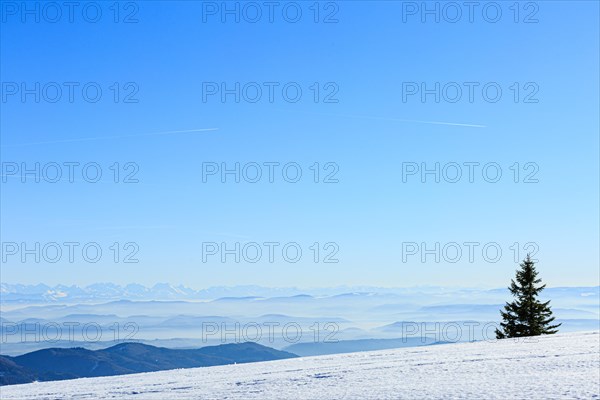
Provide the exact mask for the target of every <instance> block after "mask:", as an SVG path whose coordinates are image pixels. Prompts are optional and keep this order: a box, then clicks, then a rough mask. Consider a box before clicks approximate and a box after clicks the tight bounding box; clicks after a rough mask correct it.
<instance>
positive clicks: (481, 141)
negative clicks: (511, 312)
mask: <svg viewBox="0 0 600 400" xmlns="http://www.w3.org/2000/svg"><path fill="white" fill-rule="evenodd" d="M9 3H10V2H9ZM409 3H410V2H409ZM11 4H17V6H16V7H17V8H18V7H21V6H20V2H19V3H11ZM94 4H100V6H99V7H100V8H101V10H102V17H101V18H100V19H99V22H97V23H90V22H88V21H86V20H85V19H84V18H83V16H82V14H81V13H79V12H78V10H76V11H75V14H74V22H73V23H69V21H68V20H66V16H65V15H66V14H63V18H62V19H61V20H60V21H58V22H56V23H50V22H48V21H47V20H46V21H45V20H44V17H46V18H53V17H52V15H54V14H49V13H50V11H52V10H47V11H46V12H47V13H48V14H45V15H44V14H43V12H44V11H43V9H40V10H41V11H40V12H41V13H42V14H41V16H40V18H41V21H40V22H39V23H36V22H35V20H34V19H33V17H31V16H27V15H26V16H25V17H26V20H25V22H23V21H22V19H21V14H19V13H20V12H21V11H22V10H20V9H17V11H16V12H17V14H16V15H15V14H13V11H14V9H13V8H6V2H4V3H3V5H2V7H3V9H2V12H3V14H2V18H3V20H2V25H1V29H2V31H1V35H0V36H1V39H0V40H1V41H0V44H1V48H2V50H1V78H2V79H1V80H2V82H3V87H2V90H3V92H2V95H3V98H2V103H1V106H2V111H1V117H2V118H1V121H0V128H1V138H2V143H1V146H2V148H1V156H2V162H3V163H4V164H3V175H6V172H7V171H6V168H9V164H7V163H11V164H10V165H14V164H13V163H16V164H17V165H19V166H21V165H23V163H25V165H28V166H30V167H31V166H33V165H34V164H35V163H36V162H39V163H40V165H42V166H44V165H49V163H58V164H60V165H63V163H65V162H78V163H80V164H81V165H83V164H86V163H92V162H93V163H97V164H98V165H100V167H101V170H102V173H103V176H102V179H101V180H100V182H98V183H89V182H86V181H85V180H82V179H81V177H79V178H78V179H79V180H78V181H76V182H75V183H69V182H64V181H60V182H57V183H48V182H44V181H43V179H42V182H40V183H35V182H34V181H33V180H32V178H31V177H29V178H28V180H27V182H26V183H21V182H20V178H19V177H20V175H18V174H17V176H16V177H15V176H10V177H9V176H6V177H3V178H4V180H3V181H2V193H1V200H2V204H1V211H2V226H1V233H2V242H4V243H6V242H15V243H28V245H29V246H30V247H33V246H34V244H35V243H36V242H39V243H40V245H41V246H44V245H45V244H47V243H51V242H57V243H64V242H79V243H81V245H83V244H85V243H92V242H94V243H98V244H99V245H100V246H101V248H102V249H103V257H102V259H101V260H100V261H98V262H97V263H91V262H86V261H85V260H83V259H82V258H81V256H77V253H76V260H75V262H73V263H70V262H68V261H67V260H66V256H64V255H63V257H62V258H60V260H59V261H58V262H57V263H48V262H40V263H35V262H33V261H32V260H33V258H32V257H29V258H28V259H27V260H26V261H27V262H25V263H23V262H22V261H21V260H20V258H19V254H17V256H6V257H7V258H6V262H3V264H2V281H6V282H19V283H37V282H44V283H48V284H56V283H65V284H89V283H93V282H104V281H113V282H116V283H128V282H139V283H143V284H154V283H156V282H172V283H183V284H187V285H190V286H194V287H205V286H211V285H236V284H261V285H268V286H294V285H296V286H304V287H307V286H334V285H340V284H348V285H380V286H411V285H442V286H482V287H497V286H505V285H506V284H507V283H508V281H509V279H510V278H511V277H512V274H513V271H514V269H515V268H516V264H515V262H514V260H513V254H514V252H513V249H511V246H513V244H514V243H518V247H519V248H520V249H521V250H520V252H519V257H521V258H522V257H523V256H524V255H525V252H526V251H527V250H524V249H523V247H524V245H525V244H526V243H530V242H533V243H535V244H536V245H537V247H539V251H538V252H537V254H536V258H538V259H539V260H540V264H539V268H540V270H541V273H542V277H543V278H544V280H545V281H546V282H547V283H548V284H549V285H551V286H561V285H564V286H567V285H597V284H598V282H599V278H600V277H599V271H598V265H599V264H600V260H599V254H598V242H599V234H598V221H599V215H598V203H599V194H598V189H599V188H598V184H599V176H598V170H599V168H598V167H599V166H598V157H599V154H598V149H599V146H598V132H599V125H598V124H599V112H598V110H599V106H600V105H599V99H598V96H599V90H598V89H599V81H598V69H599V58H598V57H599V39H598V38H599V27H598V16H599V9H598V3H597V2H592V1H580V2H577V1H570V2H566V1H565V2H561V1H551V2H537V3H527V2H521V3H519V7H520V8H519V9H520V12H519V15H518V20H519V22H518V23H515V22H514V18H515V14H514V9H510V8H509V7H510V6H511V5H510V4H512V2H511V3H510V4H509V3H498V4H501V11H502V17H501V18H500V20H499V21H498V22H496V23H491V22H488V21H486V19H485V18H483V16H482V14H481V11H480V10H475V14H474V20H473V22H472V23H471V22H469V21H468V19H467V16H466V14H463V17H462V18H461V19H460V20H459V21H458V22H456V23H450V22H447V21H445V20H444V15H442V16H441V19H440V22H439V23H438V22H436V21H435V20H434V18H433V17H431V16H427V15H425V17H426V20H425V22H422V21H421V19H420V17H421V14H420V13H417V14H416V15H404V17H406V18H405V19H406V22H403V10H404V11H405V12H406V11H407V10H408V9H407V8H406V7H408V6H409V5H408V3H407V2H404V3H403V2H391V1H390V2H363V1H356V2H339V3H337V6H335V7H334V6H333V5H331V4H329V3H328V2H322V3H321V4H320V14H319V23H315V22H314V21H313V18H314V14H313V9H310V8H309V7H311V4H312V3H295V4H299V5H300V8H301V10H302V18H301V19H300V21H299V22H297V23H290V22H288V21H286V20H285V18H284V17H283V16H282V14H281V12H278V10H276V11H275V14H274V22H273V23H269V22H268V21H267V20H266V18H267V17H266V14H263V18H262V19H261V20H260V21H259V22H257V23H249V22H247V21H245V20H244V18H243V15H242V17H241V20H240V22H239V23H236V22H235V21H234V19H233V17H232V16H228V17H227V19H226V21H225V22H222V21H221V18H220V15H216V16H215V15H204V17H205V19H206V22H203V7H204V10H205V11H206V10H207V8H206V7H208V6H207V4H208V3H206V2H205V3H204V4H203V3H202V2H158V1H156V2H155V1H151V2H150V1H149V2H140V3H138V4H137V8H134V7H133V6H128V5H127V4H128V3H121V4H120V7H121V8H120V13H119V16H118V18H119V21H120V22H119V23H115V22H114V21H113V18H114V13H113V11H114V10H113V9H109V7H110V4H112V3H110V4H109V3H94ZM211 4H217V7H220V4H221V2H217V3H211ZM228 4H229V5H230V6H231V7H234V3H233V2H232V3H228ZM240 4H241V5H240V7H243V3H240ZM256 4H259V6H261V7H262V11H263V13H266V12H267V9H266V8H265V7H266V6H265V5H264V3H262V2H258V3H256ZM282 4H289V3H282ZM411 4H412V3H411ZM416 4H417V6H418V5H419V4H420V2H418V3H416ZM439 4H440V6H439V7H440V9H443V7H444V6H447V4H448V3H443V2H442V3H439ZM482 4H489V3H482ZM530 4H534V5H537V8H536V7H533V6H530ZM28 5H29V6H30V7H31V8H32V9H33V8H34V7H35V3H34V2H32V3H28ZM211 6H212V5H211ZM11 7H12V5H11ZM39 7H43V5H39ZM62 11H63V13H66V11H65V10H62ZM420 11H422V10H419V12H420ZM446 11H447V12H450V11H451V10H447V9H446ZM332 12H334V16H333V17H332V18H336V19H337V20H338V22H337V23H323V18H325V15H329V13H332ZM462 12H463V13H465V12H466V9H463V10H462ZM129 13H133V15H134V18H136V19H137V21H138V22H136V23H123V22H122V19H123V18H124V16H125V15H128V14H129ZM532 13H533V14H532ZM448 15H450V14H447V15H446V16H448ZM527 16H531V17H530V18H535V19H537V20H538V22H537V23H524V20H525V19H526V18H527ZM286 17H289V15H286ZM36 82H39V83H40V88H42V87H44V86H45V85H46V87H47V88H48V90H52V85H50V86H47V85H48V83H50V82H56V83H58V85H59V86H61V87H63V88H65V87H66V86H65V82H76V83H77V84H79V86H76V89H75V91H74V100H73V102H70V101H69V100H68V95H67V92H66V89H65V91H64V92H63V93H62V96H61V97H60V98H59V100H58V101H57V102H56V103H52V102H50V101H48V99H49V98H51V97H52V96H53V93H54V92H51V91H49V92H47V93H46V94H47V96H46V97H44V96H43V93H41V99H40V102H39V103H36V102H35V99H34V95H28V96H26V97H25V101H23V100H22V98H21V97H20V94H21V93H20V92H19V93H17V94H16V95H10V94H8V93H9V92H10V91H11V90H13V89H14V86H11V85H12V83H16V84H17V87H18V88H19V90H21V87H20V85H21V84H22V83H25V84H26V86H27V87H29V88H34V87H35V83H36ZM90 82H92V83H93V84H94V86H95V87H100V88H101V89H102V98H101V99H100V100H99V101H98V102H95V103H92V102H90V101H86V100H85V99H84V98H83V95H82V92H81V88H82V87H83V86H84V85H85V84H86V83H90ZM115 82H117V83H118V86H119V88H120V89H119V101H118V102H117V103H115V102H114V100H113V95H114V86H112V85H113V84H114V83H115ZM207 82H209V83H210V82H217V83H219V84H220V83H222V82H225V83H226V84H227V85H228V87H229V88H233V87H234V86H235V83H236V82H240V86H244V85H245V84H247V83H249V82H256V83H258V84H259V85H260V86H261V87H263V88H264V87H266V86H264V82H275V83H277V84H278V85H279V86H277V87H276V89H275V92H274V93H275V97H274V101H273V102H269V101H268V99H267V96H266V92H263V96H262V97H261V98H260V100H259V101H258V102H256V103H251V102H249V101H246V100H247V98H248V97H251V96H252V93H253V92H248V93H249V94H248V97H247V98H242V99H241V100H240V102H239V103H236V102H235V101H234V100H233V96H232V95H230V96H228V97H227V98H226V101H225V102H222V101H220V97H219V96H218V95H215V96H209V97H207V99H206V101H203V86H204V87H205V88H206V83H207ZM290 82H293V83H294V85H295V86H296V87H300V88H301V89H302V96H301V98H300V100H299V101H298V102H296V103H291V102H289V101H286V100H285V99H284V98H283V95H282V93H281V90H280V88H281V87H283V86H284V85H286V84H288V83H290ZM315 82H317V83H318V86H319V88H320V91H319V100H320V101H319V102H315V101H314V99H313V95H314V86H312V85H313V84H314V83H315ZM406 82H416V83H417V84H418V85H420V84H421V83H425V85H426V87H427V88H430V89H431V88H434V87H435V83H436V82H439V83H440V87H443V86H444V85H447V84H448V83H449V82H455V83H456V84H458V85H459V86H461V87H462V88H465V87H466V86H465V85H464V83H465V82H476V83H477V85H478V86H476V89H475V92H474V93H475V97H474V99H473V101H472V102H471V101H469V99H468V97H467V93H466V91H465V92H463V96H462V97H461V98H460V99H459V100H458V101H456V102H454V103H453V102H450V101H448V100H449V99H450V98H451V97H453V93H454V92H452V91H451V90H452V88H453V87H455V86H453V85H454V84H452V85H450V86H447V89H448V90H449V91H448V92H447V96H446V97H443V96H442V98H441V99H440V101H439V102H437V103H436V102H435V99H434V95H428V96H427V97H426V98H425V101H424V102H423V101H422V100H421V98H420V97H419V95H416V96H411V97H408V98H407V100H406V101H403V87H404V88H405V89H406ZM127 83H132V85H130V86H128V87H126V86H125V85H126V84H127ZM489 83H493V84H494V85H493V86H494V87H500V88H501V89H502V97H501V98H500V99H499V100H498V101H497V102H491V101H486V100H485V99H484V97H483V96H482V92H481V88H482V87H483V86H484V85H486V84H489ZM515 83H517V86H518V87H519V97H518V102H515V101H514V94H515V87H516V86H514V84H515ZM327 84H330V85H329V86H326V85H327ZM111 87H112V88H113V89H111ZM311 87H313V89H311ZM511 88H512V89H511ZM134 89H136V90H137V92H136V94H135V95H133V97H132V99H136V100H137V102H135V103H125V102H123V101H122V100H123V99H124V98H125V97H124V96H125V95H127V94H130V93H131V92H132V91H133V90H134ZM334 89H337V93H336V94H335V96H334V97H333V98H334V99H337V102H332V103H325V102H323V101H322V100H323V99H324V96H325V95H326V94H328V93H330V92H331V91H332V90H334ZM41 90H42V89H40V91H41ZM532 91H536V94H535V95H534V96H533V97H531V98H530V99H537V102H534V103H531V102H525V101H524V100H525V99H526V95H528V94H531V93H532ZM439 122H443V123H442V124H439ZM448 123H449V124H448ZM461 124H464V125H476V126H464V125H461ZM206 128H214V129H216V130H210V131H198V132H187V133H185V132H179V133H172V132H174V131H186V130H198V129H206ZM165 132H171V133H166V134H160V135H150V134H151V133H165ZM115 162H118V163H119V168H120V169H121V173H123V172H128V171H132V169H129V170H127V171H125V170H123V168H124V165H125V164H126V163H128V162H131V163H134V164H135V165H136V166H137V169H138V170H137V173H136V174H135V178H137V179H138V180H139V183H129V184H126V183H122V182H120V183H118V184H117V183H114V182H113V181H112V179H113V176H112V175H111V174H112V173H113V170H111V169H110V168H109V167H110V166H111V165H114V163H115ZM208 162H216V163H218V164H219V165H220V164H221V163H226V165H228V166H230V167H232V166H233V165H234V164H235V163H236V162H239V163H241V165H247V163H253V162H255V163H258V164H261V165H262V164H263V163H265V162H278V163H280V164H281V165H283V164H286V163H290V162H294V163H297V164H298V165H299V166H300V167H301V169H302V172H303V175H302V178H301V179H300V181H299V182H297V183H288V182H286V181H285V180H283V179H282V178H281V175H276V179H275V181H274V182H273V183H269V182H268V181H266V178H263V179H262V180H261V181H260V182H258V183H247V182H241V183H235V182H233V181H231V180H229V181H227V182H226V183H222V182H221V180H220V179H219V178H217V177H214V176H211V177H209V179H208V181H207V182H203V180H202V168H203V163H208ZM315 162H318V163H319V168H320V169H321V173H322V174H324V173H326V172H328V171H331V169H329V170H327V171H325V170H324V169H323V168H324V166H325V164H326V163H328V162H331V163H335V165H337V167H338V169H339V171H337V174H336V175H335V177H336V178H337V179H338V180H339V182H338V183H322V182H319V183H314V182H313V175H312V174H313V170H311V169H310V168H309V167H311V166H312V165H314V163H315ZM436 162H439V163H440V165H441V166H444V165H448V163H458V164H459V165H464V164H463V163H465V162H477V163H480V165H484V164H487V163H496V164H497V165H499V166H500V167H501V169H502V177H501V179H500V180H499V181H498V182H497V183H489V182H486V181H485V180H484V179H483V178H482V176H481V173H480V169H477V170H476V175H475V179H474V182H472V183H471V182H469V181H468V180H467V178H466V177H464V176H463V178H462V179H461V180H460V181H459V182H457V183H449V182H444V180H443V179H442V181H441V182H440V183H435V182H433V180H432V178H431V177H429V180H428V181H427V182H425V183H422V182H421V180H420V177H419V176H418V175H417V176H410V177H408V178H407V182H403V179H402V168H403V163H417V165H419V166H421V165H422V163H426V165H427V166H429V167H430V168H433V166H434V165H435V163H436ZM516 162H518V163H519V168H520V171H521V174H520V175H519V182H518V183H515V182H514V181H513V177H514V175H513V169H514V167H513V169H510V167H511V166H513V165H514V164H515V163H516ZM526 163H534V164H531V165H535V166H537V169H538V171H537V173H536V174H535V178H537V179H538V180H539V182H537V183H524V182H522V181H523V179H524V176H525V174H526V173H527V172H531V171H533V168H534V167H533V166H532V167H531V168H532V169H528V170H524V169H523V168H524V166H525V164H526ZM496 164H495V165H496ZM413 165H414V164H413ZM452 165H454V164H452ZM332 168H333V167H332ZM64 171H66V168H65V169H63V172H64ZM77 171H79V172H80V170H76V173H77ZM466 171H467V170H466V168H465V169H463V173H465V172H466ZM264 172H266V168H265V169H263V173H264ZM478 172H479V173H478ZM122 178H123V175H120V176H119V180H120V181H121V180H122ZM322 178H323V175H320V176H319V180H321V179H322ZM115 242H117V243H119V246H120V247H122V246H123V245H124V244H125V243H130V242H133V243H135V244H136V245H137V247H138V248H139V251H138V253H137V255H136V258H137V259H139V262H138V263H123V262H122V258H123V254H124V253H127V251H125V250H123V249H122V253H120V254H119V262H118V263H115V262H114V260H113V259H112V256H113V253H112V252H111V250H110V249H109V248H110V246H111V245H112V243H115ZM206 242H216V243H223V242H225V243H227V244H228V245H229V246H230V247H233V246H234V243H235V242H240V243H241V246H243V245H244V244H245V243H248V242H257V243H264V242H279V243H281V246H283V245H284V244H285V243H291V242H296V243H298V244H299V246H300V247H301V249H302V250H303V257H302V259H301V260H300V261H299V262H297V263H290V262H286V261H285V260H282V258H281V256H278V257H276V260H275V262H273V263H270V262H268V261H266V256H265V255H264V254H263V258H262V259H261V260H260V262H258V263H249V262H240V263H235V262H232V258H231V257H230V258H229V259H228V260H229V261H228V262H225V263H223V262H221V261H220V258H219V257H218V256H212V257H208V258H207V262H203V260H202V248H203V245H202V243H206ZM315 242H317V243H319V247H321V252H320V254H319V261H320V262H318V263H316V262H314V260H313V255H314V254H313V251H312V250H311V249H310V246H311V245H312V244H313V243H315ZM330 242H333V243H335V244H336V245H337V247H338V248H339V251H338V253H337V256H336V258H337V259H339V262H337V263H323V262H322V259H323V257H324V255H325V254H326V253H327V252H328V250H330V249H331V248H330V249H323V248H322V247H323V245H324V244H325V243H330ZM408 242H410V243H413V242H414V243H419V244H421V243H427V244H428V246H429V248H433V247H434V245H435V243H436V242H438V243H440V248H443V246H444V245H445V244H447V243H459V244H463V243H465V242H477V243H480V245H479V246H478V247H476V250H475V251H476V252H475V259H474V261H473V262H469V260H468V257H467V255H466V254H464V252H463V255H462V258H460V260H459V261H458V262H455V263H453V262H447V260H444V259H443V257H442V260H441V261H440V262H439V263H436V262H434V260H433V256H428V258H426V262H422V260H421V258H420V256H419V255H420V253H418V254H417V255H416V256H410V257H407V260H406V262H403V257H402V255H403V243H408ZM486 243H497V246H499V247H500V248H501V249H502V252H503V253H502V258H501V259H500V260H499V261H498V262H495V263H494V262H489V261H486V260H485V259H484V258H483V257H482V254H481V248H482V247H483V245H485V244H486ZM5 246H6V245H5ZM281 246H280V247H281ZM461 247H462V250H463V251H464V250H465V249H466V248H465V247H464V246H461ZM63 249H64V248H63ZM123 252H124V253H123ZM276 254H277V253H276ZM279 254H280V253H279ZM79 255H80V253H79ZM449 257H450V258H452V256H449ZM42 258H43V257H42Z"/></svg>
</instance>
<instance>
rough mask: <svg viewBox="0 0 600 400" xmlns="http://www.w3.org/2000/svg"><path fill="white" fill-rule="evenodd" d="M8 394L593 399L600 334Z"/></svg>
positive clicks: (38, 387) (599, 387)
mask: <svg viewBox="0 0 600 400" xmlns="http://www.w3.org/2000/svg"><path fill="white" fill-rule="evenodd" d="M0 397H1V398H2V399H62V398H69V399H110V398H114V399H142V400H145V399H171V398H172V399H225V398H227V399H342V398H347V399H440V398H443V399H459V398H466V399H558V398H564V399H575V398H580V399H592V398H600V334H599V332H587V333H570V334H562V335H561V334H559V335H553V336H544V337H538V338H530V339H526V340H523V339H522V340H520V341H518V342H515V341H514V340H511V339H508V340H502V341H497V342H476V343H461V344H447V345H437V346H429V347H418V348H404V349H396V350H383V351H373V352H365V353H350V354H337V355H331V356H319V357H306V358H297V359H291V360H281V361H270V362H261V363H253V364H237V365H227V366H220V367H209V368H195V369H184V370H174V371H163V372H154V373H147V374H136V375H125V376H117V377H104V378H88V379H76V380H70V381H56V382H44V383H32V384H27V385H15V386H5V387H2V388H0Z"/></svg>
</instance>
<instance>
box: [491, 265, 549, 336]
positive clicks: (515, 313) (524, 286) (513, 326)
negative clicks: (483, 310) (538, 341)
mask: <svg viewBox="0 0 600 400" xmlns="http://www.w3.org/2000/svg"><path fill="white" fill-rule="evenodd" d="M520 267H521V268H520V269H519V270H517V274H516V282H515V280H514V279H512V280H511V284H510V287H509V288H508V290H510V293H511V294H512V295H513V296H514V297H515V298H516V299H515V300H514V301H513V302H511V303H506V305H505V306H504V311H502V310H500V314H501V315H502V319H503V322H501V323H500V326H501V327H502V329H501V330H500V329H496V338H498V339H504V338H514V337H523V336H538V335H551V334H553V333H556V332H558V330H557V329H556V328H558V327H559V326H560V325H561V324H557V325H551V323H552V322H553V321H554V317H553V316H552V311H551V310H550V306H549V304H550V301H547V302H545V303H541V302H540V301H539V300H538V299H537V296H538V294H539V293H540V292H541V291H542V290H544V288H545V287H546V285H539V283H540V282H541V281H542V280H541V279H539V278H537V275H538V272H537V271H536V269H535V265H534V262H533V261H531V258H530V257H529V254H527V258H525V260H523V262H522V263H521V264H520Z"/></svg>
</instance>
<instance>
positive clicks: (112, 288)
mask: <svg viewBox="0 0 600 400" xmlns="http://www.w3.org/2000/svg"><path fill="white" fill-rule="evenodd" d="M598 290H599V287H598V286H592V287H555V288H547V289H546V291H545V293H547V295H548V296H550V297H551V298H555V297H564V296H578V297H579V296H581V297H585V296H591V297H598ZM506 292H507V290H506V289H505V288H501V289H474V288H443V287H435V286H420V287H407V288H382V287H373V286H356V287H348V286H339V287H331V288H312V289H299V288H294V287H288V288H271V287H263V286H257V285H245V286H232V287H227V286H217V287H210V288H206V289H192V288H189V287H187V286H183V285H177V286H175V285H171V284H168V283H157V284H156V285H154V286H152V287H146V286H143V285H140V284H137V283H131V284H128V285H124V286H121V285H117V284H114V283H95V284H93V285H88V286H85V287H81V286H77V285H71V286H67V285H56V286H48V285H45V284H37V285H23V284H10V283H0V302H2V303H5V304H6V303H8V304H11V303H12V304H39V303H77V302H79V303H84V302H88V301H98V300H207V299H221V300H222V301H228V300H229V301H240V300H249V299H250V298H254V299H260V298H264V297H268V298H273V299H277V298H278V297H298V298H297V299H294V300H299V299H300V298H302V297H303V296H304V297H306V298H307V299H310V298H311V296H336V297H357V296H360V297H365V296H370V295H374V294H379V295H384V294H394V295H402V296H406V297H407V298H410V297H419V296H427V295H429V294H446V295H447V294H450V293H452V294H453V295H454V296H455V297H456V298H461V297H463V298H472V297H473V296H485V297H490V296H493V297H497V296H503V297H504V295H505V294H506Z"/></svg>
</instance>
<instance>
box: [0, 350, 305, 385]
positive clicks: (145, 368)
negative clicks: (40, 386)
mask: <svg viewBox="0 0 600 400" xmlns="http://www.w3.org/2000/svg"><path fill="white" fill-rule="evenodd" d="M294 357H297V355H295V354H292V353H289V352H286V351H279V350H275V349H272V348H270V347H266V346H262V345H259V344H257V343H252V342H246V343H239V344H224V345H219V346H209V347H202V348H200V349H193V350H177V349H167V348H164V347H154V346H149V345H145V344H141V343H121V344H118V345H116V346H113V347H109V348H107V349H103V350H95V351H92V350H87V349H84V348H70V349H60V348H51V349H44V350H38V351H34V352H31V353H27V354H23V355H21V356H17V357H9V356H0V385H14V384H20V383H29V382H34V381H54V380H63V379H74V378H88V377H98V376H112V375H124V374H134V373H140V372H153V371H163V370H169V369H178V368H195V367H208V366H214V365H225V364H234V363H249V362H256V361H270V360H281V359H286V358H294Z"/></svg>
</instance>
